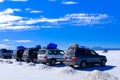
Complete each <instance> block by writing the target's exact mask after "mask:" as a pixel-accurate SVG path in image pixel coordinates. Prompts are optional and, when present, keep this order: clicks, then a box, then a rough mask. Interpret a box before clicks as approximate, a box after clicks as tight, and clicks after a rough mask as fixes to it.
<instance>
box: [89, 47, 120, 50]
mask: <svg viewBox="0 0 120 80" xmlns="http://www.w3.org/2000/svg"><path fill="white" fill-rule="evenodd" d="M91 49H93V50H105V49H107V50H120V48H103V47H93V48H91Z"/></svg>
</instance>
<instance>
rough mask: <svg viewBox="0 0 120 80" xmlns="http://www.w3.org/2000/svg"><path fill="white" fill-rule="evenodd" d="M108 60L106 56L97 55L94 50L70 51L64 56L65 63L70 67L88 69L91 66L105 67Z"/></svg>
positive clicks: (78, 49) (80, 49)
mask: <svg viewBox="0 0 120 80" xmlns="http://www.w3.org/2000/svg"><path fill="white" fill-rule="evenodd" d="M106 62H107V59H106V57H105V56H102V55H99V54H97V53H96V52H95V51H94V50H89V49H85V48H77V49H69V50H67V51H66V53H65V55H64V61H63V63H64V64H66V65H69V66H72V67H74V66H76V65H77V66H78V67H80V68H86V67H87V66H88V65H89V64H100V65H101V66H105V63H106Z"/></svg>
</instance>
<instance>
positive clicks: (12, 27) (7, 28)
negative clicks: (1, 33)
mask: <svg viewBox="0 0 120 80" xmlns="http://www.w3.org/2000/svg"><path fill="white" fill-rule="evenodd" d="M25 29H31V26H4V27H0V30H25Z"/></svg>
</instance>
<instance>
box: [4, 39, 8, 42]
mask: <svg viewBox="0 0 120 80" xmlns="http://www.w3.org/2000/svg"><path fill="white" fill-rule="evenodd" d="M2 41H4V42H9V41H10V40H9V39H3V40H2Z"/></svg>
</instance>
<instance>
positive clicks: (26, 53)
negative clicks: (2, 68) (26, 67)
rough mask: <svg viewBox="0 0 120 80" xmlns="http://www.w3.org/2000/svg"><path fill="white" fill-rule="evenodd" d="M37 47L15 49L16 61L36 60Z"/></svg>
mask: <svg viewBox="0 0 120 80" xmlns="http://www.w3.org/2000/svg"><path fill="white" fill-rule="evenodd" d="M37 55H38V49H36V48H27V49H20V50H17V53H16V60H17V61H26V62H37Z"/></svg>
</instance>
